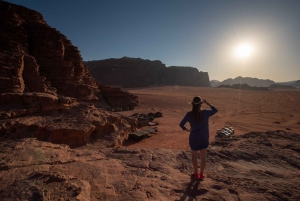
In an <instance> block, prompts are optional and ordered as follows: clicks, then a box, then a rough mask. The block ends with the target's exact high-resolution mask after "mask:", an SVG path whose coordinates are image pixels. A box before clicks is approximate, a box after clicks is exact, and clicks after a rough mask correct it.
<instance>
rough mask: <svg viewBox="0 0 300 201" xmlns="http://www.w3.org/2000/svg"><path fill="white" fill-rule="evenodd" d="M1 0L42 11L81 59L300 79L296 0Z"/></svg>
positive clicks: (220, 76)
mask: <svg viewBox="0 0 300 201" xmlns="http://www.w3.org/2000/svg"><path fill="white" fill-rule="evenodd" d="M6 1H7V2H10V3H14V4H17V5H22V6H25V7H27V8H29V9H32V10H35V11H37V12H39V13H41V14H42V15H43V16H44V19H45V20H46V22H47V23H48V24H49V25H50V26H51V27H53V28H56V29H57V30H59V31H60V32H61V33H62V34H64V35H65V36H67V37H68V39H70V40H71V41H72V43H73V45H75V46H77V47H78V49H79V50H80V52H81V56H82V58H83V60H84V61H90V60H102V59H108V58H121V57H123V56H128V57H134V58H142V59H150V60H160V61H162V62H163V63H164V64H166V66H191V67H196V68H197V69H198V70H199V71H204V72H208V73H209V78H210V80H219V81H221V80H225V79H228V78H234V77H237V76H242V77H254V78H259V79H270V80H273V81H275V82H287V81H292V80H299V79H300V76H299V75H300V57H299V52H300V40H299V35H300V23H299V20H298V19H300V12H299V9H298V8H299V7H300V1H297V0H287V1H283V0H281V1H279V0H277V1H271V0H265V1H255V2H253V1H251V2H250V1H234V0H228V1H196V0H190V1H179V0H174V1H173V0H172V1H170V0H165V1H157V2H153V1H138V0H131V1H120V0H113V1H96V0H89V1H75V2H74V1H70V0H63V1H57V0H54V1H36V0H28V1H22V0H6ZM237 51H238V52H237ZM250 53H251V54H250Z"/></svg>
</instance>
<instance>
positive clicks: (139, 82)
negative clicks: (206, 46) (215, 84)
mask: <svg viewBox="0 0 300 201" xmlns="http://www.w3.org/2000/svg"><path fill="white" fill-rule="evenodd" d="M84 64H85V65H86V66H87V67H88V68H89V70H90V72H91V74H92V76H93V77H94V78H95V79H96V80H97V81H99V82H101V83H104V84H108V85H116V86H122V87H126V88H131V87H146V86H151V85H182V86H202V87H210V86H211V85H210V82H209V76H208V73H207V72H199V71H198V69H196V68H193V67H181V66H170V67H166V66H165V64H163V63H162V62H161V61H158V60H155V61H150V60H147V59H141V58H129V57H123V58H120V59H105V60H97V61H86V62H84Z"/></svg>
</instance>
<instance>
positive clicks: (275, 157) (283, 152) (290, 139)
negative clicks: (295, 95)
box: [0, 131, 300, 201]
mask: <svg viewBox="0 0 300 201" xmlns="http://www.w3.org/2000/svg"><path fill="white" fill-rule="evenodd" d="M299 140H300V135H299V134H293V133H287V132H283V131H278V132H267V133H248V134H245V135H244V136H238V137H236V136H233V137H232V138H223V139H219V140H217V141H216V143H214V144H213V145H212V146H210V147H209V149H208V152H207V167H206V170H205V172H204V174H205V176H206V178H205V179H204V180H203V181H196V180H194V179H192V178H191V176H190V174H191V172H192V171H193V170H192V164H191V152H190V151H180V150H167V149H155V150H144V149H140V150H139V149H126V148H119V149H114V150H112V149H102V148H101V147H100V148H99V147H96V146H93V144H89V145H88V146H86V147H81V148H78V149H69V147H68V146H65V145H56V144H51V143H47V142H41V141H37V140H34V139H22V140H19V141H6V142H0V178H1V185H0V197H1V198H2V199H3V200H17V198H18V199H20V200H21V199H23V200H59V199H61V200H75V199H78V200H91V201H94V200H107V201H110V200H111V201H121V200H128V201H136V200H138V201H139V200H141V201H142V200H162V201H170V200H216V201H218V200H228V201H236V200H299V199H300V180H299V179H300V175H299V167H300V158H299V150H300V147H299V146H300V145H299ZM274 148H276V150H280V151H274Z"/></svg>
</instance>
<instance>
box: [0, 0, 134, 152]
mask: <svg viewBox="0 0 300 201" xmlns="http://www.w3.org/2000/svg"><path fill="white" fill-rule="evenodd" d="M0 13H1V15H0V42H1V45H0V141H4V140H13V139H20V138H26V137H35V138H37V139H38V140H42V141H48V142H52V143H64V144H68V145H69V146H71V147H76V146H81V145H85V144H86V143H87V142H90V141H91V140H95V139H97V137H102V136H104V135H108V134H110V135H109V137H106V138H107V139H109V140H107V141H109V142H107V144H106V145H107V146H118V145H119V144H122V141H123V140H124V139H126V138H127V137H128V136H127V135H128V132H131V131H134V130H135V127H136V125H137V123H136V122H135V121H134V120H132V119H128V118H126V117H123V116H121V115H118V114H110V113H108V112H105V111H104V110H101V109H98V108H102V109H103V108H105V109H107V108H109V107H110V106H113V107H116V106H118V107H125V106H126V107H132V108H134V107H135V106H136V105H137V104H138V100H137V97H136V96H134V95H132V94H130V93H128V92H126V91H124V90H121V89H116V90H114V89H113V88H111V87H109V86H106V87H105V91H104V92H103V93H102V92H101V91H100V89H99V87H98V85H97V83H96V82H95V80H94V79H93V78H92V77H91V75H90V73H89V71H88V69H87V67H86V66H84V64H83V62H82V58H81V55H80V53H79V51H78V49H77V47H75V46H73V45H72V43H71V42H70V41H69V40H68V39H67V38H66V37H65V36H64V35H62V34H61V33H60V32H59V31H57V30H56V29H53V28H51V27H50V26H49V25H47V23H46V21H45V20H44V19H43V16H42V15H41V14H40V13H38V12H36V11H33V10H30V9H27V8H25V7H22V6H18V5H14V4H10V3H7V2H4V1H0ZM109 90H110V91H112V92H113V93H109V92H108V91H109ZM103 94H106V99H107V100H108V101H109V102H106V99H104V98H103ZM115 97H117V98H118V101H114V100H113V99H114V98H115ZM91 103H93V104H94V105H96V106H97V108H96V107H95V106H94V105H91ZM118 104H120V105H118ZM109 143H110V144H109Z"/></svg>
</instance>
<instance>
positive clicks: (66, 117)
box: [0, 104, 138, 147]
mask: <svg viewBox="0 0 300 201" xmlns="http://www.w3.org/2000/svg"><path fill="white" fill-rule="evenodd" d="M25 112H26V111H25ZM137 124H138V122H137V120H135V119H133V118H128V117H124V116H122V115H119V114H111V113H109V112H107V111H105V110H101V109H97V108H96V107H95V106H94V105H93V104H89V105H87V104H77V105H74V106H72V107H70V108H65V107H62V108H60V109H59V110H58V109H56V110H49V111H45V112H40V113H38V114H31V115H30V116H28V115H27V116H24V117H15V118H6V119H4V120H0V141H5V140H13V139H20V138H37V139H38V140H41V141H47V142H52V143H56V144H67V145H69V146H70V147H78V146H82V145H86V144H87V143H89V142H92V141H94V140H97V139H103V140H102V143H103V145H105V146H104V147H115V146H119V145H121V144H122V142H123V141H124V140H126V139H128V134H129V133H130V132H133V131H135V130H136V129H137Z"/></svg>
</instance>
